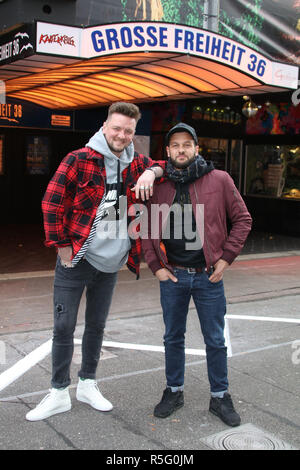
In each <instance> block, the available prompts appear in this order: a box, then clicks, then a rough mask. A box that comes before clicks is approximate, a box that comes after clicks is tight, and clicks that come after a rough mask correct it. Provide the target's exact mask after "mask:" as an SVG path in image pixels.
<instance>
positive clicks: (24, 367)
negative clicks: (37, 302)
mask: <svg viewBox="0 0 300 470" xmlns="http://www.w3.org/2000/svg"><path fill="white" fill-rule="evenodd" d="M228 318H230V319H235V320H236V319H238V320H258V321H273V322H286V323H300V319H297V318H278V317H259V316H254V315H226V320H225V328H224V336H225V344H226V346H227V354H228V357H232V356H233V354H232V347H231V341H230V335H229V326H228V321H227V320H228ZM74 344H81V340H80V339H74ZM103 346H104V347H105V346H106V347H111V348H121V349H130V350H138V351H156V352H164V350H165V348H164V347H163V346H155V345H145V344H133V343H120V342H116V341H103ZM51 349H52V339H50V340H48V341H46V342H45V343H43V344H42V345H41V346H39V347H38V348H36V349H35V350H34V351H32V352H31V353H29V354H28V355H27V356H25V357H24V358H22V359H21V360H20V361H18V362H17V363H16V364H15V365H13V366H12V367H10V368H9V369H7V370H6V371H4V372H2V374H0V392H1V391H2V390H4V389H5V388H6V387H8V386H9V385H10V384H12V383H13V382H15V381H16V380H17V379H18V378H19V377H21V376H22V375H24V374H25V373H26V372H27V371H28V370H29V369H31V368H32V367H34V366H35V365H36V364H37V363H38V362H40V361H41V360H43V359H44V358H45V357H46V356H47V355H48V354H50V352H51ZM185 353H186V354H187V355H193V356H206V353H205V351H204V350H203V349H190V348H186V350H185Z"/></svg>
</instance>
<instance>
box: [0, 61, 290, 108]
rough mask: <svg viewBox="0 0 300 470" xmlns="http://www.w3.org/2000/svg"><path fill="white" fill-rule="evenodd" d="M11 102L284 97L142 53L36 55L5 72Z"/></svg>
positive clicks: (68, 104) (218, 70) (202, 67)
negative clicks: (78, 57)
mask: <svg viewBox="0 0 300 470" xmlns="http://www.w3.org/2000/svg"><path fill="white" fill-rule="evenodd" d="M0 79H1V80H4V81H5V85H6V96H7V97H9V98H18V99H21V100H27V101H31V102H33V103H36V104H39V105H41V106H45V107H47V108H51V109H79V108H84V107H93V106H104V105H109V104H110V103H112V102H114V101H133V102H143V101H144V102H147V101H155V100H161V101H162V100H167V99H168V100H170V99H187V98H197V97H208V96H217V95H227V96H238V95H253V94H258V93H270V92H275V91H282V90H285V88H278V87H274V86H271V85H265V84H262V83H261V82H259V81H258V80H255V79H253V78H251V77H249V76H248V75H247V74H245V73H242V72H240V71H238V70H236V69H233V68H231V67H229V66H226V65H222V64H220V63H216V62H214V61H211V60H207V59H203V58H199V57H195V56H191V55H183V54H176V53H162V52H149V53H147V52H146V53H145V52H141V53H129V54H120V55H116V54H114V55H111V56H105V57H100V58H94V59H89V60H80V61H78V60H74V59H69V58H63V57H60V58H59V57H55V56H45V55H38V54H36V55H33V56H30V57H28V58H26V59H23V60H19V61H16V62H13V63H11V64H8V65H3V66H1V67H0Z"/></svg>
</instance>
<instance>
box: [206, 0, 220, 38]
mask: <svg viewBox="0 0 300 470" xmlns="http://www.w3.org/2000/svg"><path fill="white" fill-rule="evenodd" d="M219 15H220V0H204V16H203V29H209V30H210V31H214V32H215V33H218V32H219Z"/></svg>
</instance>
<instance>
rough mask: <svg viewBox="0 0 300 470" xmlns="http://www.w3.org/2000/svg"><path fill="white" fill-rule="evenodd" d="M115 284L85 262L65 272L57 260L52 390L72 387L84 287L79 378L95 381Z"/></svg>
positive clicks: (111, 276)
mask: <svg viewBox="0 0 300 470" xmlns="http://www.w3.org/2000/svg"><path fill="white" fill-rule="evenodd" d="M116 281H117V273H103V272H101V271H98V270H97V269H96V268H94V267H93V266H92V265H90V264H89V263H88V262H87V261H86V260H84V259H83V260H81V261H80V262H79V263H78V264H77V265H76V266H75V267H74V268H64V267H63V266H62V265H61V262H60V259H59V257H58V258H57V263H56V269H55V278H54V330H53V346H52V381H51V384H52V387H53V388H63V387H67V386H68V385H69V384H70V383H71V379H70V366H71V362H72V357H73V351H74V341H73V338H74V331H75V327H76V322H77V314H78V309H79V304H80V300H81V297H82V294H83V290H84V288H85V287H86V310H85V329H84V334H83V337H82V364H81V369H80V371H79V373H78V375H79V377H82V378H86V379H95V375H96V369H97V365H98V362H99V358H100V351H101V346H102V340H103V333H104V328H105V324H106V319H107V316H108V313H109V308H110V305H111V300H112V295H113V291H114V287H115V284H116Z"/></svg>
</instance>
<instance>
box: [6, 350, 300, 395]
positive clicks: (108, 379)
mask: <svg viewBox="0 0 300 470" xmlns="http://www.w3.org/2000/svg"><path fill="white" fill-rule="evenodd" d="M291 344H293V341H288V342H285V343H279V344H272V345H270V346H264V347H262V348H256V349H250V350H249V351H242V352H238V353H235V354H233V355H232V356H233V357H238V356H244V355H246V354H252V353H256V352H261V351H267V350H269V349H277V348H281V347H282V346H289V345H291ZM205 362H206V359H202V360H197V361H192V362H187V363H186V364H185V365H186V367H190V366H197V365H199V364H204V363H205ZM163 370H165V366H164V365H163V366H160V367H154V368H152V369H142V370H135V371H132V372H125V373H124V374H116V375H111V376H108V377H101V379H97V382H100V383H102V382H111V381H112V380H119V379H123V378H128V377H134V376H137V375H142V374H151V373H153V372H159V371H163ZM76 387H77V383H76V384H72V385H70V387H69V388H70V389H73V388H76ZM48 392H49V389H48V390H38V391H36V392H30V393H23V394H22V395H21V394H20V395H14V396H9V397H3V398H0V403H1V402H9V401H15V400H18V399H19V398H20V399H22V398H30V397H35V396H39V395H45V394H46V393H48Z"/></svg>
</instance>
